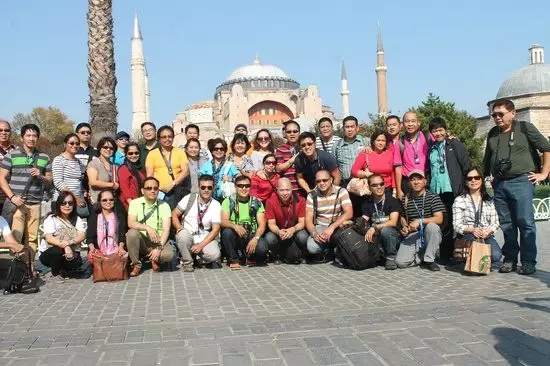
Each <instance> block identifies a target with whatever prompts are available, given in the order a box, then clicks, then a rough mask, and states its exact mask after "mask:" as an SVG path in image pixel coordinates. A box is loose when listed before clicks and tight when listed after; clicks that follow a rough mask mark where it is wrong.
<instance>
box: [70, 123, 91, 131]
mask: <svg viewBox="0 0 550 366" xmlns="http://www.w3.org/2000/svg"><path fill="white" fill-rule="evenodd" d="M84 127H88V128H89V129H90V131H91V130H92V126H91V125H90V124H89V123H88V122H80V123H79V124H77V125H76V128H75V129H74V130H75V132H78V131H80V130H81V129H83V128H84Z"/></svg>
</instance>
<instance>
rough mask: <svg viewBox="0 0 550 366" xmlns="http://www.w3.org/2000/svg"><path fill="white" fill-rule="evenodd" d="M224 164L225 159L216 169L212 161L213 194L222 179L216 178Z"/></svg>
mask: <svg viewBox="0 0 550 366" xmlns="http://www.w3.org/2000/svg"><path fill="white" fill-rule="evenodd" d="M224 164H225V159H224V160H223V161H222V162H221V163H220V165H219V166H218V167H217V168H216V162H215V160H214V159H212V177H214V192H216V190H217V187H218V185H219V184H220V180H221V179H222V177H220V176H218V175H219V173H220V171H221V170H222V168H223V165H224Z"/></svg>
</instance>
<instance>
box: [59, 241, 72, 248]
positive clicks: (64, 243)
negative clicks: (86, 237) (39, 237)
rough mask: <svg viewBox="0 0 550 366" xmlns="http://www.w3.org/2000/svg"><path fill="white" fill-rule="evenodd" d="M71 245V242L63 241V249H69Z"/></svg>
mask: <svg viewBox="0 0 550 366" xmlns="http://www.w3.org/2000/svg"><path fill="white" fill-rule="evenodd" d="M70 245H71V242H70V241H68V240H63V241H62V242H61V248H63V249H65V248H67V247H68V246H70Z"/></svg>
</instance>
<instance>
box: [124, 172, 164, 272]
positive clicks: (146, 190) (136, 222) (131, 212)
mask: <svg viewBox="0 0 550 366" xmlns="http://www.w3.org/2000/svg"><path fill="white" fill-rule="evenodd" d="M141 193H142V194H143V197H140V198H136V199H135V200H132V201H131V202H130V206H129V207H128V228H129V229H130V230H128V233H127V234H126V246H127V247H128V256H129V257H130V265H131V267H132V271H131V272H130V276H132V277H135V276H138V275H139V273H140V271H141V261H140V256H147V258H148V259H149V260H151V265H152V267H153V271H155V272H159V271H160V263H161V262H170V261H171V260H172V258H173V257H174V251H173V250H172V246H171V245H170V243H168V235H169V234H170V222H171V220H170V219H171V218H172V213H171V211H170V206H168V204H167V203H166V202H164V201H160V200H158V193H159V181H158V180H157V179H156V178H153V177H147V178H146V179H145V180H144V181H143V183H142V184H141Z"/></svg>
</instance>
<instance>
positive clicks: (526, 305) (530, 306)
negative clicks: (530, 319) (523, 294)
mask: <svg viewBox="0 0 550 366" xmlns="http://www.w3.org/2000/svg"><path fill="white" fill-rule="evenodd" d="M485 298H486V299H487V300H491V301H499V302H507V303H509V304H515V305H517V306H520V307H522V308H528V309H532V310H538V311H544V312H545V313H550V307H548V306H543V305H538V304H532V303H531V302H535V301H549V300H550V299H549V298H544V299H536V298H525V301H527V302H523V301H517V300H510V299H503V298H501V297H488V296H485Z"/></svg>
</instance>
